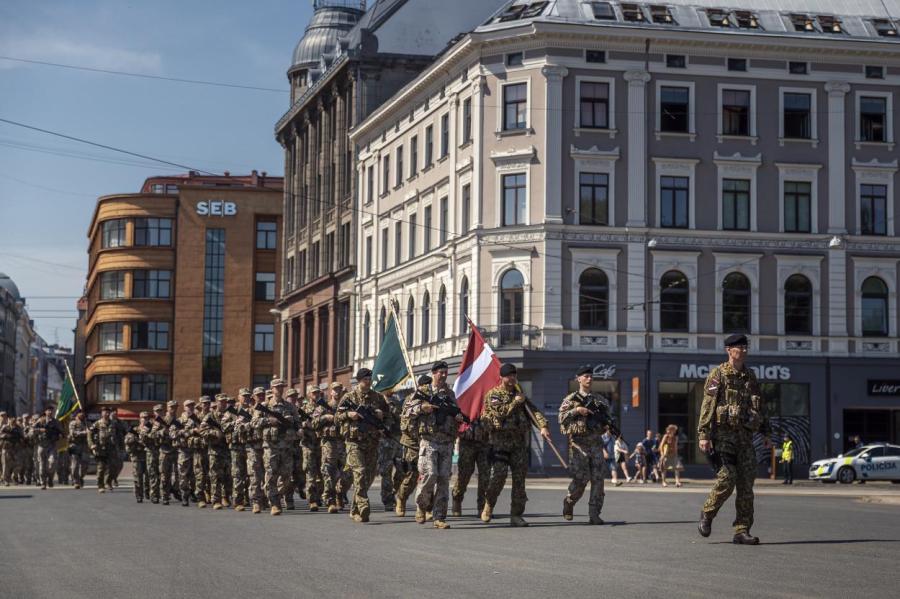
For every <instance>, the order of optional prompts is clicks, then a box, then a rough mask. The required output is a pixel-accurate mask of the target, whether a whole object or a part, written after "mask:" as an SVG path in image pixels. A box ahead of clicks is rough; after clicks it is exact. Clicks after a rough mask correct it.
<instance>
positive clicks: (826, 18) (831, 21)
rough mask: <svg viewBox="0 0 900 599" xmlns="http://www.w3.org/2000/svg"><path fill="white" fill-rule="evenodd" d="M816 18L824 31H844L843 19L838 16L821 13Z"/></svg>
mask: <svg viewBox="0 0 900 599" xmlns="http://www.w3.org/2000/svg"><path fill="white" fill-rule="evenodd" d="M816 20H817V21H819V27H821V28H822V32H823V33H844V28H843V26H842V23H841V20H840V19H839V18H837V17H834V16H831V15H819V16H818V17H816Z"/></svg>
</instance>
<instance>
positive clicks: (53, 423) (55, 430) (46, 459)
mask: <svg viewBox="0 0 900 599" xmlns="http://www.w3.org/2000/svg"><path fill="white" fill-rule="evenodd" d="M34 436H35V443H36V445H37V456H38V478H39V479H40V481H41V489H46V488H47V486H49V487H50V488H51V489H52V488H53V474H54V473H55V472H56V442H57V441H59V440H60V439H61V438H62V436H63V430H62V425H61V424H60V423H59V420H57V419H56V418H54V417H53V408H45V409H44V414H43V415H42V416H41V418H40V420H38V422H37V424H35V425H34Z"/></svg>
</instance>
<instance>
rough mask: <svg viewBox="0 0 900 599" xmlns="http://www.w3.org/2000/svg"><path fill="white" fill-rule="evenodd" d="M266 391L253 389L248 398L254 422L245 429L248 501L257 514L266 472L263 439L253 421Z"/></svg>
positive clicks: (264, 495)
mask: <svg viewBox="0 0 900 599" xmlns="http://www.w3.org/2000/svg"><path fill="white" fill-rule="evenodd" d="M265 397H266V390H265V389H263V388H262V387H254V389H253V395H252V396H251V397H250V406H251V408H252V410H251V413H252V414H253V418H254V420H253V421H251V423H250V426H249V427H248V428H247V431H246V434H247V478H248V479H249V480H248V485H249V488H248V491H247V494H248V495H249V496H250V501H251V502H252V503H253V513H254V514H258V513H260V512H261V511H262V507H263V506H264V505H265V503H266V494H265V477H266V470H265V467H264V465H263V455H264V452H263V439H262V437H263V436H262V430H261V429H259V428H258V427H256V426H255V424H254V423H255V419H256V417H257V416H258V414H259V411H258V409H257V407H258V406H262V405H264V403H265Z"/></svg>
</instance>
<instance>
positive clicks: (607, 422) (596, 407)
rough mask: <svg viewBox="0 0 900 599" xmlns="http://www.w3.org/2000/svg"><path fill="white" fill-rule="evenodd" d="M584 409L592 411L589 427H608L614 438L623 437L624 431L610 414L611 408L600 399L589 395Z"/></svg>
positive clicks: (588, 420) (589, 417)
mask: <svg viewBox="0 0 900 599" xmlns="http://www.w3.org/2000/svg"><path fill="white" fill-rule="evenodd" d="M584 407H585V408H587V409H588V411H590V415H589V416H588V419H587V423H588V426H589V427H595V426H597V425H600V426H606V427H608V428H609V432H610V433H612V434H613V436H614V437H620V436H621V435H622V431H620V430H619V427H617V426H616V424H615V422H613V419H612V416H611V415H610V413H609V407H607V406H606V405H605V404H603V403H601V399H600V398H599V397H597V396H596V395H594V394H593V393H591V394H589V395H588V396H587V399H586V400H585V401H584Z"/></svg>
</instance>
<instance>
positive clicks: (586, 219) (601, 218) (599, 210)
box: [578, 173, 609, 225]
mask: <svg viewBox="0 0 900 599" xmlns="http://www.w3.org/2000/svg"><path fill="white" fill-rule="evenodd" d="M578 185H579V191H578V198H579V199H578V201H579V205H578V208H579V209H578V224H581V225H608V224H609V175H607V174H605V173H579V175H578Z"/></svg>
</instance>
